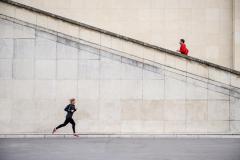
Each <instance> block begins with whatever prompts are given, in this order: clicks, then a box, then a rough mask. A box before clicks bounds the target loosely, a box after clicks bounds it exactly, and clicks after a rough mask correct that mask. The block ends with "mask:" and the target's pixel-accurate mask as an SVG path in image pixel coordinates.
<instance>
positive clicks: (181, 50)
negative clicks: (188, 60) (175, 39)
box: [179, 43, 188, 55]
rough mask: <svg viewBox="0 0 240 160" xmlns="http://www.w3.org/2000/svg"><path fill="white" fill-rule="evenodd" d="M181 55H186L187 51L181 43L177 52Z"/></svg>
mask: <svg viewBox="0 0 240 160" xmlns="http://www.w3.org/2000/svg"><path fill="white" fill-rule="evenodd" d="M179 51H180V52H181V53H182V54H185V55H188V49H187V47H186V45H185V44H184V43H183V44H181V47H180V50H179Z"/></svg>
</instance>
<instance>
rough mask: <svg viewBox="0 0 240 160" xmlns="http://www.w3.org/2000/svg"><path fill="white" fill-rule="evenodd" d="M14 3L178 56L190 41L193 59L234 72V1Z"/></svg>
mask: <svg viewBox="0 0 240 160" xmlns="http://www.w3.org/2000/svg"><path fill="white" fill-rule="evenodd" d="M14 1H15V2H19V3H22V4H25V5H28V6H33V7H35V8H39V9H42V10H45V11H48V12H50V13H54V14H57V15H60V16H63V17H67V18H70V19H74V20H76V21H79V22H84V23H86V24H89V25H92V26H96V27H100V28H103V29H106V30H109V31H112V32H115V33H119V34H122V35H125V36H129V37H132V38H135V39H138V40H141V41H144V42H147V43H150V44H155V45H157V46H161V47H164V48H168V49H171V50H174V51H175V50H177V49H178V48H179V44H178V41H179V39H180V38H185V39H186V42H187V46H188V48H189V50H190V53H189V54H190V55H191V56H193V57H196V58H199V59H202V60H206V61H209V62H213V63H216V64H219V65H223V66H225V67H228V68H232V67H233V61H234V59H233V45H234V44H235V43H233V42H232V41H233V35H232V32H233V25H232V24H233V8H234V6H233V0H130V1H129V0H120V1H119V0H71V1H69V0H61V1H59V0H51V1H49V0H14ZM238 13H239V12H238ZM16 14H20V15H21V12H16ZM238 27H239V24H238ZM65 29H66V30H67V28H64V29H63V30H65ZM236 60H237V58H236ZM235 69H239V68H237V67H236V68H235Z"/></svg>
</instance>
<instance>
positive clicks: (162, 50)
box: [0, 0, 240, 75]
mask: <svg viewBox="0 0 240 160" xmlns="http://www.w3.org/2000/svg"><path fill="white" fill-rule="evenodd" d="M0 1H1V2H4V3H7V4H10V5H13V6H16V7H19V8H23V9H26V10H29V11H32V12H36V13H39V14H43V15H45V16H48V17H52V18H55V19H58V20H61V21H64V22H67V23H70V24H73V25H77V26H81V27H83V28H87V29H89V30H93V31H96V32H99V33H103V34H105V35H109V36H111V37H116V38H118V39H122V40H125V41H128V42H132V43H134V44H137V45H141V46H144V47H147V48H151V49H154V50H158V51H160V52H164V53H167V54H170V55H173V56H177V57H181V58H184V59H187V60H189V61H193V62H197V63H200V64H203V65H206V66H210V67H213V68H216V69H219V70H222V71H226V72H230V73H233V74H236V75H240V72H239V71H237V70H233V69H230V68H226V67H224V66H220V65H217V64H214V63H211V62H208V61H204V60H201V59H198V58H194V57H191V56H185V55H182V54H179V53H178V52H175V51H171V50H168V49H166V48H162V47H159V46H156V45H152V44H149V43H146V42H143V41H139V40H136V39H133V38H130V37H127V36H123V35H120V34H116V33H113V32H110V31H107V30H103V29H100V28H97V27H94V26H91V25H87V24H84V23H81V22H78V21H75V20H72V19H69V18H66V17H62V16H59V15H56V14H52V13H50V12H47V11H43V10H40V9H37V8H34V7H31V6H27V5H24V4H21V3H18V2H14V1H11V0H0Z"/></svg>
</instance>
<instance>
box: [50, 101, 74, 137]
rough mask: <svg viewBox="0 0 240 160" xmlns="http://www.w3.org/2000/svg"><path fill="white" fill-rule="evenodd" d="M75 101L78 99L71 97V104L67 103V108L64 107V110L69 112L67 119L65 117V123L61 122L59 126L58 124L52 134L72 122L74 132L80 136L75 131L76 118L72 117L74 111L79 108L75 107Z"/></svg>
mask: <svg viewBox="0 0 240 160" xmlns="http://www.w3.org/2000/svg"><path fill="white" fill-rule="evenodd" d="M75 103H76V100H75V99H74V98H72V99H70V104H69V105H67V106H66V107H65V109H64V110H65V111H66V112H67V115H66V119H65V121H64V123H63V124H60V125H59V126H57V127H56V128H54V129H53V132H52V134H54V133H55V132H56V131H57V129H59V128H61V127H64V126H66V125H67V124H68V123H71V124H72V129H73V134H74V136H78V135H77V134H76V133H75V122H74V120H73V119H72V116H73V113H74V112H75V111H76V110H77V109H76V108H75Z"/></svg>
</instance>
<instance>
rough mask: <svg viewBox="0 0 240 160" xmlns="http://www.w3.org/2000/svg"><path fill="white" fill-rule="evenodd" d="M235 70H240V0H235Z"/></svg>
mask: <svg viewBox="0 0 240 160" xmlns="http://www.w3.org/2000/svg"><path fill="white" fill-rule="evenodd" d="M233 6H234V23H233V24H234V26H233V29H234V30H233V35H234V41H233V47H234V48H233V49H234V68H235V69H236V70H240V0H234V5H233Z"/></svg>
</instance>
